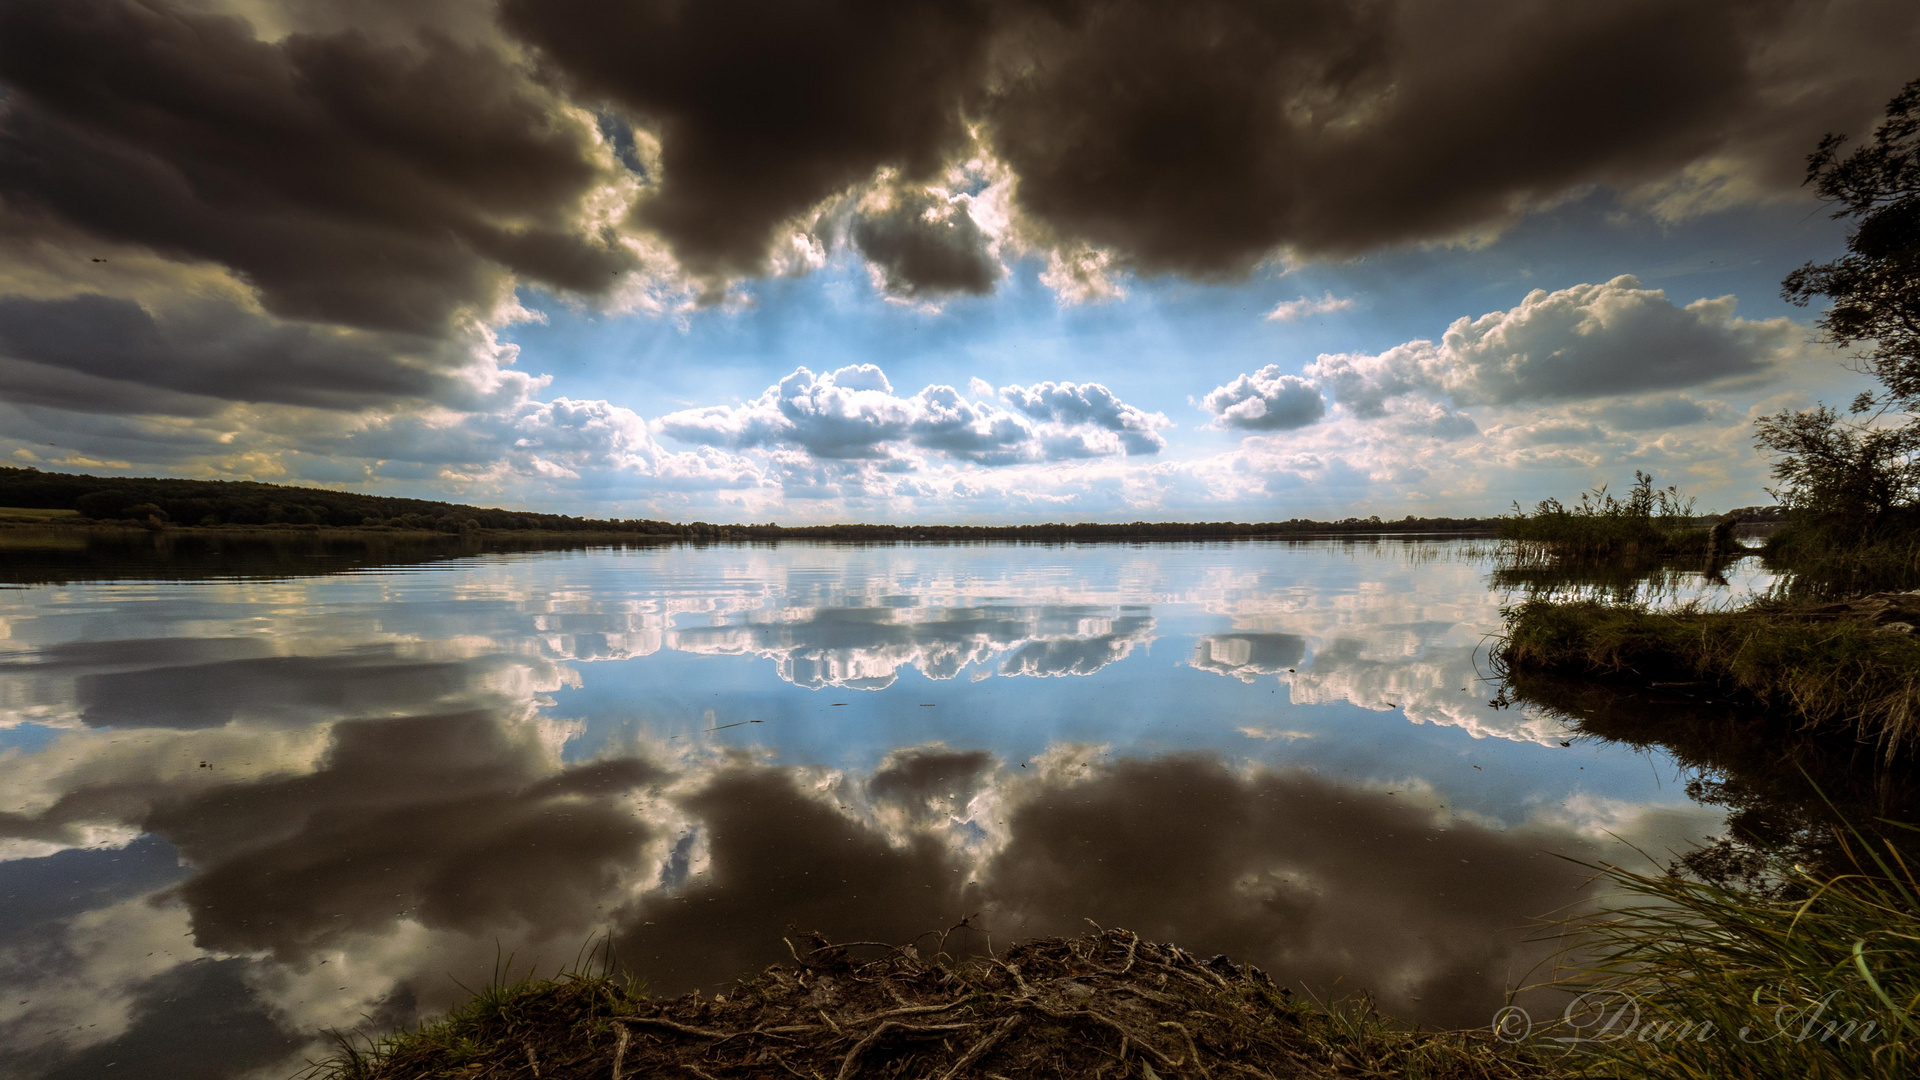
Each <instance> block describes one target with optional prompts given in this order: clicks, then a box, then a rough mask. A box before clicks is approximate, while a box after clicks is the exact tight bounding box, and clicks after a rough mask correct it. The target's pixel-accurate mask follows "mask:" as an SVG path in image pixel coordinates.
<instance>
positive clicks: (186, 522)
mask: <svg viewBox="0 0 1920 1080" xmlns="http://www.w3.org/2000/svg"><path fill="white" fill-rule="evenodd" d="M0 507H18V508H22V509H32V510H72V511H77V512H78V513H79V515H80V516H81V517H82V518H85V519H89V520H93V521H102V522H110V521H130V522H135V523H139V524H143V525H146V526H148V527H150V528H164V527H178V526H201V527H218V526H253V527H261V526H289V525H292V526H313V527H320V526H328V527H336V528H366V527H373V528H394V529H425V530H431V531H436V532H449V533H458V532H463V531H475V530H481V529H487V530H500V531H509V532H565V533H623V534H628V535H632V536H636V537H659V538H661V539H688V540H717V539H726V540H780V539H798V540H1223V539H1237V538H1241V537H1256V536H1307V535H1325V534H1329V533H1334V534H1339V533H1433V532H1456V533H1457V532H1482V531H1489V530H1491V529H1493V527H1494V525H1495V521H1494V519H1491V518H1416V517H1413V516H1411V515H1409V516H1407V517H1404V518H1401V519H1399V520H1397V521H1382V520H1380V519H1379V518H1377V517H1371V518H1345V519H1342V520H1340V521H1310V520H1307V519H1304V518H1294V519H1291V520H1288V521H1270V522H1259V523H1244V522H1235V521H1213V522H1147V521H1136V522H1131V523H1127V524H1091V523H1082V524H1046V525H861V524H849V525H803V526H781V525H774V524H771V523H769V524H765V525H714V524H710V523H708V522H704V521H694V522H674V521H651V520H601V519H594V518H578V517H569V516H567V515H565V514H538V513H530V512H525V511H520V510H500V509H492V508H488V507H480V506H464V505H461V504H459V503H445V502H433V501H430V500H426V499H402V498H393V497H390V496H385V495H361V494H357V493H354V492H349V491H327V490H324V489H320V488H301V487H283V486H281V485H278V484H261V483H255V482H253V481H247V480H167V479H153V478H131V477H118V476H115V477H104V476H84V475H79V474H74V473H51V472H41V471H39V470H37V469H14V468H0Z"/></svg>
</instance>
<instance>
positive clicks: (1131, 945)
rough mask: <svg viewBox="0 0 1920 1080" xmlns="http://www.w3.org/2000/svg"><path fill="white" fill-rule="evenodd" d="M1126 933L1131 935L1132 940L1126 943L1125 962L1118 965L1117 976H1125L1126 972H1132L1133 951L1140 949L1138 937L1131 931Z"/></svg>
mask: <svg viewBox="0 0 1920 1080" xmlns="http://www.w3.org/2000/svg"><path fill="white" fill-rule="evenodd" d="M1127 933H1129V934H1133V940H1132V941H1129V942H1127V962H1126V963H1124V964H1121V965H1120V970H1119V972H1118V974H1121V975H1125V974H1126V973H1127V972H1129V971H1132V970H1133V954H1134V950H1136V949H1138V948H1139V947H1140V935H1139V934H1134V933H1133V931H1131V930H1129V931H1127Z"/></svg>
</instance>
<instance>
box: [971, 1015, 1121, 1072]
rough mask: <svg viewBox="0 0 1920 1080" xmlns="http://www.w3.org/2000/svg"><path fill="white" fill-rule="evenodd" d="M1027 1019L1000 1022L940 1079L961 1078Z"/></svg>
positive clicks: (1020, 1018)
mask: <svg viewBox="0 0 1920 1080" xmlns="http://www.w3.org/2000/svg"><path fill="white" fill-rule="evenodd" d="M1026 1019H1027V1018H1026V1017H1024V1016H1021V1015H1020V1014H1018V1013H1015V1014H1014V1015H1012V1016H1009V1017H1007V1018H1006V1019H1005V1020H1002V1021H1000V1026H999V1027H997V1028H994V1029H993V1030H992V1031H990V1032H988V1033H987V1036H986V1037H985V1038H983V1039H981V1040H980V1041H979V1042H977V1043H974V1044H973V1046H972V1047H970V1048H969V1049H968V1050H967V1052H966V1053H964V1054H961V1055H960V1060H959V1061H956V1062H954V1063H953V1068H951V1069H948V1070H947V1071H946V1073H945V1074H944V1075H942V1076H941V1077H940V1080H953V1078H954V1077H956V1076H959V1075H960V1073H961V1072H962V1071H963V1070H965V1069H966V1068H967V1067H968V1066H969V1065H972V1064H973V1063H974V1062H976V1061H979V1060H980V1059H981V1058H983V1057H985V1056H986V1055H987V1052H988V1051H989V1050H992V1049H993V1048H994V1047H996V1046H998V1045H1000V1042H1001V1040H1003V1039H1005V1038H1006V1037H1007V1036H1009V1035H1011V1034H1013V1029H1014V1028H1017V1027H1019V1026H1020V1025H1021V1024H1023V1023H1025V1022H1026ZM1120 1046H1121V1053H1122V1054H1124V1053H1125V1052H1126V1040H1125V1039H1122V1040H1121V1041H1120Z"/></svg>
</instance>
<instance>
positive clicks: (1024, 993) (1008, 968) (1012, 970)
mask: <svg viewBox="0 0 1920 1080" xmlns="http://www.w3.org/2000/svg"><path fill="white" fill-rule="evenodd" d="M994 963H995V964H998V965H1000V970H1002V971H1004V972H1006V973H1007V974H1008V975H1011V976H1013V985H1015V986H1017V987H1019V988H1020V996H1021V997H1032V996H1033V988H1032V987H1030V986H1028V985H1027V980H1025V979H1023V978H1021V977H1020V969H1019V968H1016V967H1014V966H1013V965H1012V964H1009V963H1007V962H1006V961H1004V960H995V961H994Z"/></svg>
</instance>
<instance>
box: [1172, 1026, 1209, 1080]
mask: <svg viewBox="0 0 1920 1080" xmlns="http://www.w3.org/2000/svg"><path fill="white" fill-rule="evenodd" d="M1160 1026H1161V1027H1163V1028H1172V1029H1174V1030H1175V1031H1178V1032H1179V1033H1180V1034H1181V1035H1182V1036H1184V1037H1185V1038H1186V1040H1187V1051H1188V1052H1189V1053H1191V1054H1192V1055H1193V1067H1194V1068H1196V1069H1199V1070H1200V1075H1201V1076H1205V1077H1208V1078H1209V1080H1211V1077H1212V1076H1213V1074H1212V1073H1211V1072H1208V1071H1207V1066H1206V1064H1205V1063H1204V1062H1202V1061H1201V1060H1200V1044H1199V1043H1197V1042H1194V1041H1193V1032H1191V1031H1188V1030H1187V1025H1185V1024H1182V1023H1180V1022H1179V1021H1177V1020H1162V1021H1160Z"/></svg>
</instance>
